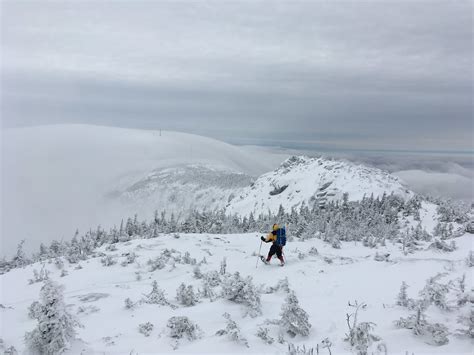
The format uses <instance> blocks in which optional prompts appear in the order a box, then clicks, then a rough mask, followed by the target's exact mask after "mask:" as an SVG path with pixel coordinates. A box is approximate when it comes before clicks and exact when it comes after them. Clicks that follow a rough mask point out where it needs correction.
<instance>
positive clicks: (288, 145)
mask: <svg viewBox="0 0 474 355" xmlns="http://www.w3.org/2000/svg"><path fill="white" fill-rule="evenodd" d="M59 125H85V126H97V127H110V128H121V129H132V130H133V129H136V130H147V131H162V132H166V131H168V132H179V133H187V134H194V135H198V136H203V137H207V138H212V139H216V140H220V141H222V142H226V143H229V144H232V145H236V146H258V147H268V148H276V149H284V150H285V149H287V150H298V151H308V152H311V151H313V152H318V151H321V152H324V153H327V152H329V153H330V152H334V153H357V152H360V153H394V154H397V153H401V154H441V155H450V154H454V155H456V154H458V155H474V149H472V150H468V149H466V150H448V149H445V150H441V149H440V150H435V149H396V148H394V149H387V148H356V147H351V146H345V147H336V146H334V143H327V144H323V143H318V142H314V143H313V142H310V141H309V142H308V141H307V140H302V142H301V143H300V142H299V141H297V140H277V139H275V140H272V139H265V138H244V137H232V138H231V137H225V136H219V135H213V134H205V133H202V132H195V131H194V130H186V129H184V130H178V129H160V128H153V127H133V126H116V125H113V124H104V123H100V124H96V123H84V122H61V123H60V122H58V123H43V124H29V125H18V126H9V127H4V126H3V127H2V129H3V130H8V129H21V128H29V127H42V126H59ZM473 158H474V156H473Z"/></svg>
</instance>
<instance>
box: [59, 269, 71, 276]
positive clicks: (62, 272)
mask: <svg viewBox="0 0 474 355" xmlns="http://www.w3.org/2000/svg"><path fill="white" fill-rule="evenodd" d="M67 275H69V272H68V271H67V270H65V269H62V270H61V274H59V276H60V277H64V276H67Z"/></svg>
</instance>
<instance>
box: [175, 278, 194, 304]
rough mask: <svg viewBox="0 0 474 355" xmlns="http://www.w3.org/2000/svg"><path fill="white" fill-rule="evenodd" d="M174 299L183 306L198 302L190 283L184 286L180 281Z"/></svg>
mask: <svg viewBox="0 0 474 355" xmlns="http://www.w3.org/2000/svg"><path fill="white" fill-rule="evenodd" d="M176 300H177V301H178V302H179V303H180V304H182V305H183V306H186V307H191V306H194V305H195V304H196V303H198V302H199V297H198V295H197V294H196V293H195V292H194V289H193V286H192V285H188V286H186V285H185V284H184V283H182V284H181V285H179V287H178V289H177V290H176Z"/></svg>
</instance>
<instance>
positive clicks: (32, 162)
mask: <svg viewBox="0 0 474 355" xmlns="http://www.w3.org/2000/svg"><path fill="white" fill-rule="evenodd" d="M2 151H3V159H2V191H3V196H2V203H3V206H4V208H2V220H3V225H2V229H1V231H2V242H3V245H2V251H3V253H2V255H3V254H4V253H9V252H11V251H12V250H14V248H15V246H16V244H17V243H18V242H19V240H21V239H27V241H28V242H27V244H26V248H27V249H30V250H32V249H36V248H37V246H38V244H39V241H45V242H49V241H51V240H53V239H61V238H64V239H69V238H71V237H72V235H73V234H74V231H75V230H76V228H79V229H80V230H81V231H84V230H85V229H88V228H90V227H93V226H97V225H98V224H101V225H102V226H104V227H107V226H109V225H111V224H114V223H120V219H121V218H124V217H128V216H130V215H133V214H134V213H137V212H139V213H141V216H143V217H146V218H149V217H151V216H152V214H153V211H154V209H155V208H158V209H160V208H163V205H162V204H161V205H160V203H161V202H166V204H167V205H169V204H170V202H171V201H168V200H166V201H157V200H156V199H154V198H153V197H154V196H149V198H148V199H147V200H146V201H145V200H137V199H133V198H129V199H126V200H127V201H126V202H127V203H124V199H119V198H117V199H116V198H114V197H117V192H120V193H121V192H127V191H128V192H130V188H131V187H132V186H134V185H135V184H136V183H137V182H140V181H142V180H144V179H147V178H148V177H149V176H150V174H153V173H154V172H156V171H157V170H159V169H165V168H175V167H183V166H187V165H190V164H191V165H203V166H206V167H208V168H210V169H214V170H216V171H221V170H222V171H225V172H226V174H229V172H231V173H233V174H244V175H247V176H258V175H259V174H261V173H263V172H266V171H269V170H271V169H273V168H275V167H276V166H278V164H279V163H280V162H281V160H282V159H284V158H282V157H281V155H272V154H271V153H269V152H265V151H263V150H255V152H254V151H253V150H252V149H249V148H247V149H241V148H239V147H237V146H232V145H230V144H227V143H224V142H221V141H217V140H215V139H210V138H206V137H202V136H196V135H192V134H185V133H178V132H167V131H163V132H161V135H160V132H159V131H152V130H137V129H123V128H114V127H101V126H89V125H53V126H39V127H28V128H19V129H7V130H4V131H2ZM246 179H249V178H248V177H247V178H246ZM161 187H162V188H163V186H161ZM185 192H186V191H185ZM120 193H119V194H118V195H120ZM129 197H130V196H129ZM195 197H196V196H194V195H190V196H189V201H193V200H195ZM26 221H27V223H26Z"/></svg>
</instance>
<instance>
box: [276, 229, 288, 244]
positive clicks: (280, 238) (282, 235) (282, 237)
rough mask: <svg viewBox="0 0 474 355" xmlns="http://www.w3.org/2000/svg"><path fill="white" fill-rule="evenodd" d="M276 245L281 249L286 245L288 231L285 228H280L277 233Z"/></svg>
mask: <svg viewBox="0 0 474 355" xmlns="http://www.w3.org/2000/svg"><path fill="white" fill-rule="evenodd" d="M276 237H277V239H276V244H277V245H278V246H280V247H283V246H285V245H286V230H285V227H281V228H278V229H277V231H276Z"/></svg>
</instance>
